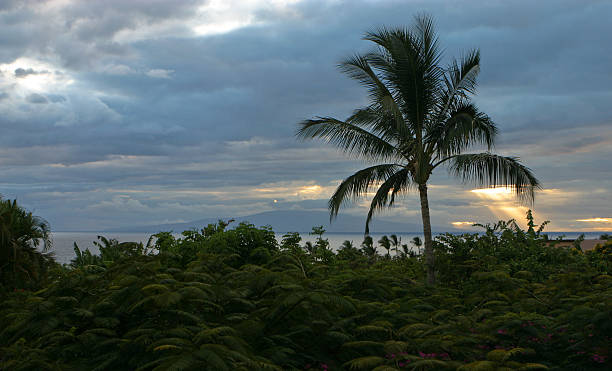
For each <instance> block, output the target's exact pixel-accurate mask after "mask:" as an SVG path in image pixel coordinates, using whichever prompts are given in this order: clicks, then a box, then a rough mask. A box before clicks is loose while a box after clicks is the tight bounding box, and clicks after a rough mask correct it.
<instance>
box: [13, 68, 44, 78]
mask: <svg viewBox="0 0 612 371" xmlns="http://www.w3.org/2000/svg"><path fill="white" fill-rule="evenodd" d="M47 73H49V71H35V70H33V69H32V68H28V69H23V68H21V67H20V68H17V69H16V70H15V77H26V76H28V75H40V74H47Z"/></svg>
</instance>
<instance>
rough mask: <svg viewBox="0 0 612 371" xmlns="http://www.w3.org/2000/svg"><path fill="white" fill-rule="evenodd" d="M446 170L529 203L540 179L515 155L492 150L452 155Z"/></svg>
mask: <svg viewBox="0 0 612 371" xmlns="http://www.w3.org/2000/svg"><path fill="white" fill-rule="evenodd" d="M449 159H450V161H452V163H451V166H450V171H451V173H453V174H454V175H456V176H459V177H460V178H462V180H463V181H464V182H472V183H474V184H475V185H477V186H485V187H491V186H500V187H507V188H510V189H512V190H513V191H514V193H515V195H516V197H517V198H518V199H519V200H520V201H521V202H524V203H527V204H530V203H533V200H534V196H535V191H536V189H539V188H540V182H539V181H538V180H537V179H536V177H535V176H534V175H533V174H532V172H531V170H530V169H529V168H528V167H526V166H524V165H522V164H521V163H520V162H519V160H518V158H517V157H504V156H499V155H495V154H492V153H488V152H485V153H474V154H464V155H456V156H454V157H452V158H449Z"/></svg>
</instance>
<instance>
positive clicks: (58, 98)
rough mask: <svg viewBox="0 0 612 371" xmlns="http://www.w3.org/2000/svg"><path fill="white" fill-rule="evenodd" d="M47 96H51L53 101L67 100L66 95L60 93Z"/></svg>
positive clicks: (50, 98)
mask: <svg viewBox="0 0 612 371" xmlns="http://www.w3.org/2000/svg"><path fill="white" fill-rule="evenodd" d="M47 98H49V100H50V101H51V102H52V103H62V102H65V101H66V97H64V96H63V95H59V94H48V95H47Z"/></svg>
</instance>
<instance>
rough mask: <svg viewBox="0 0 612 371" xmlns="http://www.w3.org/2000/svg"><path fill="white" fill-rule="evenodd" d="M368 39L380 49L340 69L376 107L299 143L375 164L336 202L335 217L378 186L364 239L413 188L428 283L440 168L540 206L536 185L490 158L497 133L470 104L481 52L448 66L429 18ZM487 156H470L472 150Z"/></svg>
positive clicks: (319, 128) (349, 182)
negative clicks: (321, 144) (377, 218)
mask: <svg viewBox="0 0 612 371" xmlns="http://www.w3.org/2000/svg"><path fill="white" fill-rule="evenodd" d="M364 39H365V40H368V41H371V42H373V43H374V44H375V46H376V49H375V50H374V51H372V52H369V53H366V54H357V55H355V56H352V57H350V58H348V59H347V60H345V61H344V62H342V63H341V64H340V68H341V69H342V71H343V72H345V73H346V74H347V75H348V76H349V77H351V78H353V79H355V80H357V81H359V83H361V84H362V85H363V86H365V87H366V88H367V89H368V93H369V99H370V103H369V105H368V106H367V107H364V108H360V109H357V110H355V112H353V114H352V115H351V116H349V117H348V118H347V119H346V120H339V119H337V118H333V117H320V118H317V119H314V120H306V121H304V122H302V123H301V124H300V126H299V130H298V136H299V137H300V138H302V139H312V138H318V139H322V140H324V141H326V142H328V143H331V144H333V145H335V146H337V147H338V148H340V149H341V150H343V151H345V152H347V153H348V154H350V155H352V156H355V157H358V158H361V159H364V160H366V161H367V162H371V163H373V164H374V165H373V166H370V167H367V168H365V169H363V170H360V171H358V172H356V173H355V174H353V175H351V176H349V177H348V178H346V179H344V181H342V183H340V185H339V186H338V188H337V189H336V191H335V192H334V194H333V195H332V197H331V198H330V200H329V209H330V211H331V216H332V217H334V216H336V215H337V214H338V210H339V209H340V207H341V206H342V205H343V204H344V203H346V202H347V201H351V200H354V199H356V198H359V197H361V196H364V195H365V194H367V193H368V192H372V191H373V189H376V191H375V195H374V197H372V201H371V203H370V211H369V212H368V216H367V219H366V226H365V232H366V234H367V233H368V224H369V222H370V220H371V219H372V217H373V215H374V213H375V212H377V211H378V210H380V209H382V208H384V207H390V206H392V205H393V203H394V202H395V199H396V196H397V195H400V194H403V193H406V192H410V191H416V190H417V189H418V191H419V196H420V200H421V216H422V220H423V234H424V237H425V257H426V263H427V282H428V283H430V284H433V283H434V281H435V272H434V270H435V267H434V260H435V259H434V258H435V254H434V244H433V239H432V234H431V221H430V217H429V201H428V194H427V184H428V182H429V178H430V176H431V174H432V172H433V171H434V170H436V169H437V168H438V167H440V166H446V167H447V168H448V170H449V172H450V173H451V174H452V175H455V176H458V177H459V178H460V179H462V180H463V181H470V182H473V183H475V184H477V185H478V186H498V187H499V186H504V187H508V188H511V189H512V190H514V191H515V194H516V196H517V197H518V198H519V199H521V200H523V201H527V202H531V201H533V197H534V190H535V189H537V188H539V182H538V180H537V179H536V178H535V176H534V175H533V174H532V173H531V171H530V170H529V169H528V168H527V167H525V166H523V165H522V164H521V163H520V162H519V161H518V159H517V158H516V157H505V156H500V155H495V154H492V153H490V152H488V151H490V150H491V149H492V148H493V145H494V143H495V137H496V134H497V127H496V125H495V123H494V122H493V121H492V120H491V119H490V118H489V116H487V115H486V114H484V113H483V112H481V111H479V110H478V108H477V107H476V105H475V104H474V103H473V102H472V100H471V98H472V96H473V95H474V94H475V93H476V85H477V84H476V78H477V77H478V73H479V72H480V51H479V50H477V49H475V50H472V51H469V52H468V53H466V54H465V56H464V57H463V58H462V59H461V60H456V59H454V60H452V61H451V63H450V65H448V66H442V65H441V61H442V59H443V54H442V50H441V48H440V45H439V43H438V36H437V35H436V33H435V31H434V22H433V19H432V18H431V17H427V16H419V17H416V22H415V24H414V26H413V27H411V28H393V29H387V28H382V29H380V30H377V31H375V32H368V33H366V35H365V36H364ZM478 145H481V146H485V147H486V149H487V152H483V153H466V152H467V151H469V150H471V149H472V148H473V147H474V146H478Z"/></svg>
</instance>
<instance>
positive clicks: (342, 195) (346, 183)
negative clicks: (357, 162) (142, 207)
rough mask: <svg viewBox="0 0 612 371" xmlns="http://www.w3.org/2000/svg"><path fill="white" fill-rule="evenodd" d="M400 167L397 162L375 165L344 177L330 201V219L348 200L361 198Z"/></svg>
mask: <svg viewBox="0 0 612 371" xmlns="http://www.w3.org/2000/svg"><path fill="white" fill-rule="evenodd" d="M399 169H400V166H399V165H396V164H382V165H375V166H370V167H368V168H365V169H363V170H359V171H358V172H356V173H355V174H353V175H351V176H349V177H348V178H346V179H344V180H343V181H342V183H340V185H339V186H338V188H336V191H335V192H334V194H333V195H332V196H331V198H330V199H329V202H328V206H329V210H330V219H333V218H334V217H336V216H337V215H338V210H339V209H340V206H342V205H343V204H344V203H346V202H347V201H352V200H355V199H357V198H359V197H360V196H361V195H363V194H364V193H365V192H367V190H368V189H369V188H370V187H371V186H372V185H374V184H376V183H377V182H380V181H385V180H387V179H388V178H389V177H390V176H392V175H393V174H395V173H396V172H397V171H398V170H399Z"/></svg>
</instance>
